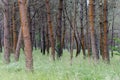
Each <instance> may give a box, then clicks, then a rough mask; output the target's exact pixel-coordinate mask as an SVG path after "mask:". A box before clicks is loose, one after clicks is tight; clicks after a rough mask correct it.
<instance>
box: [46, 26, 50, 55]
mask: <svg viewBox="0 0 120 80" xmlns="http://www.w3.org/2000/svg"><path fill="white" fill-rule="evenodd" d="M48 31H49V30H48V25H47V26H46V50H47V54H49V45H50V44H49V32H48Z"/></svg>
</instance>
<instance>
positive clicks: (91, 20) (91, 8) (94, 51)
mask: <svg viewBox="0 0 120 80" xmlns="http://www.w3.org/2000/svg"><path fill="white" fill-rule="evenodd" d="M89 26H90V34H91V35H90V36H91V46H92V55H93V59H94V60H95V61H96V60H98V56H97V48H96V43H95V30H94V0H89Z"/></svg>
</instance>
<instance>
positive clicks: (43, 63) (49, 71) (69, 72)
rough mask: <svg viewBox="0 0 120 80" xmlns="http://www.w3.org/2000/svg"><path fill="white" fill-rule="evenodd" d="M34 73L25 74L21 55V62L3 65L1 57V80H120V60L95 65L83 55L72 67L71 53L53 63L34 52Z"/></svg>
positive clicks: (0, 57) (115, 58) (100, 62)
mask: <svg viewBox="0 0 120 80" xmlns="http://www.w3.org/2000/svg"><path fill="white" fill-rule="evenodd" d="M33 56H34V57H33V59H34V72H33V73H28V72H25V58H24V54H23V53H21V56H20V61H19V62H14V59H13V56H11V59H12V60H11V63H10V64H8V65H6V64H4V63H3V54H2V53H1V55H0V80H120V58H119V56H115V57H113V58H112V59H111V63H110V65H108V64H105V63H104V62H102V61H99V62H97V63H94V62H93V61H92V60H91V61H90V60H89V59H86V60H84V59H83V58H82V55H80V56H79V57H77V58H74V59H73V65H72V66H71V65H70V58H69V52H67V51H64V55H63V57H62V58H61V60H56V61H55V62H53V61H52V60H51V58H50V56H47V55H46V56H43V55H42V54H41V53H40V51H39V50H36V51H34V52H33Z"/></svg>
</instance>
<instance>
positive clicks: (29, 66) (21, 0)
mask: <svg viewBox="0 0 120 80" xmlns="http://www.w3.org/2000/svg"><path fill="white" fill-rule="evenodd" d="M18 4H19V11H20V19H21V27H22V33H23V40H24V46H25V47H24V50H25V58H26V70H27V71H32V70H33V58H32V46H31V39H30V31H29V26H28V25H29V24H28V23H29V22H28V18H27V6H26V5H27V4H26V0H18Z"/></svg>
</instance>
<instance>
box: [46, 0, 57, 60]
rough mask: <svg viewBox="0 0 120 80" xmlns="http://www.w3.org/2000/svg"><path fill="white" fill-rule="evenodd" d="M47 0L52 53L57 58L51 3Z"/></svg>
mask: <svg viewBox="0 0 120 80" xmlns="http://www.w3.org/2000/svg"><path fill="white" fill-rule="evenodd" d="M45 1H46V9H47V20H48V26H49V34H50V35H49V36H50V43H51V54H52V58H53V60H55V42H54V34H53V25H52V21H51V17H50V16H51V15H50V5H49V0H45Z"/></svg>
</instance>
